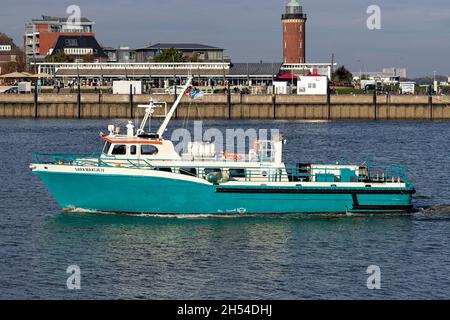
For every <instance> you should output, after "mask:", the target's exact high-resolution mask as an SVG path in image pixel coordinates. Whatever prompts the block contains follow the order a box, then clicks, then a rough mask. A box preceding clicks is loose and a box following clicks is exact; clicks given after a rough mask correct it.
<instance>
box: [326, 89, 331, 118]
mask: <svg viewBox="0 0 450 320" xmlns="http://www.w3.org/2000/svg"><path fill="white" fill-rule="evenodd" d="M327 105H328V120H331V88H330V82H328V84H327Z"/></svg>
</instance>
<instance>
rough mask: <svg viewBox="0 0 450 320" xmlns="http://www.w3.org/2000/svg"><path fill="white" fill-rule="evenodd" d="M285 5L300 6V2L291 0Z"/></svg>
mask: <svg viewBox="0 0 450 320" xmlns="http://www.w3.org/2000/svg"><path fill="white" fill-rule="evenodd" d="M287 6H288V7H300V2H298V0H291V1H290V2H289V3H288V5H287Z"/></svg>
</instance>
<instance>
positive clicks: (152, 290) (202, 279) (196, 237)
mask: <svg viewBox="0 0 450 320" xmlns="http://www.w3.org/2000/svg"><path fill="white" fill-rule="evenodd" d="M109 123H114V124H116V125H121V126H122V127H124V126H125V124H126V121H125V120H117V119H115V120H111V121H109V122H108V121H103V120H18V119H0V148H1V150H2V152H1V155H0V244H1V245H0V299H43V298H48V299H60V298H62V299H91V298H92V299H107V298H111V299H334V298H337V299H356V298H359V299H432V298H438V299H449V298H450V245H449V243H450V185H449V182H448V179H449V177H450V155H449V153H450V122H429V121H423V122H417V121H411V122H408V121H406V122H390V121H387V122H364V121H354V122H352V121H348V122H346V121H343V122H314V121H312V122H302V121H298V122H295V121H289V122H288V121H276V122H274V121H267V122H264V121H258V122H251V121H246V122H240V121H232V122H231V121H207V122H204V123H203V126H204V128H205V129H207V128H218V129H220V130H221V131H225V130H226V129H235V128H242V129H249V128H255V129H263V128H267V129H279V130H280V132H281V133H282V134H283V136H284V137H285V138H286V139H287V144H286V146H285V160H286V162H302V163H309V162H323V163H335V162H340V163H341V162H349V161H350V162H354V163H361V162H363V161H371V162H376V163H388V164H389V163H395V164H400V165H404V166H406V167H407V168H408V171H409V178H410V180H411V181H412V182H413V183H414V185H415V187H416V189H417V194H416V195H415V200H414V205H415V207H416V212H415V213H414V214H411V215H407V216H397V215H393V216H320V215H315V216H306V215H285V216H239V217H224V216H200V217H194V216H187V217H186V216H184V217H182V216H169V217H161V216H151V215H145V216H124V215H115V214H106V213H94V212H80V211H78V212H62V210H61V209H60V208H59V207H58V205H57V204H56V202H55V201H54V200H53V198H52V197H51V195H50V194H49V193H48V192H47V190H46V189H45V187H44V185H43V184H42V183H41V182H40V181H39V179H38V178H37V177H36V176H34V175H33V174H32V173H31V170H30V169H29V168H28V164H29V163H30V162H31V161H32V154H33V153H84V152H93V151H95V150H98V149H99V148H100V147H101V140H100V138H99V136H98V133H99V131H100V130H103V131H104V132H105V131H106V127H107V124H109ZM183 125H184V123H183V122H182V121H173V122H172V124H171V128H170V130H173V129H175V128H178V127H182V126H183ZM170 130H169V131H170ZM169 136H170V134H169ZM117 188H120V185H118V186H117ZM123 201H126V199H124V200H123ZM162 201H163V199H162ZM205 201H208V199H205ZM73 265H76V266H79V268H80V270H81V282H80V283H81V288H80V290H68V288H67V283H66V282H67V279H68V277H69V276H70V274H67V273H66V270H67V268H68V267H69V266H73ZM369 266H378V267H379V268H380V271H381V289H380V290H369V289H368V286H367V279H368V277H369V276H370V274H368V273H367V269H368V267H369Z"/></svg>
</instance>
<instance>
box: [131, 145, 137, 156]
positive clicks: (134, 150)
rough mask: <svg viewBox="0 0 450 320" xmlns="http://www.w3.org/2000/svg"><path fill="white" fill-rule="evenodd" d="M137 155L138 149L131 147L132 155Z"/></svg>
mask: <svg viewBox="0 0 450 320" xmlns="http://www.w3.org/2000/svg"><path fill="white" fill-rule="evenodd" d="M136 154H137V147H136V146H130V155H132V156H135V155H136Z"/></svg>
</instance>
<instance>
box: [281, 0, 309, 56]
mask: <svg viewBox="0 0 450 320" xmlns="http://www.w3.org/2000/svg"><path fill="white" fill-rule="evenodd" d="M306 19H307V18H306V14H304V13H303V8H302V6H301V5H300V3H299V2H298V0H291V1H290V2H289V3H288V5H287V6H286V13H285V14H283V16H282V18H281V20H282V21H283V62H284V63H305V60H306V54H305V53H306V50H305V25H306Z"/></svg>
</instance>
